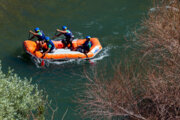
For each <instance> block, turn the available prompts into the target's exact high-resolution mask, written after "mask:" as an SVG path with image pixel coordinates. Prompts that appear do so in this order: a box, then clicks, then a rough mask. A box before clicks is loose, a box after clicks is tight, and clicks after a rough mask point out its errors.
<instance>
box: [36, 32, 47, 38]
mask: <svg viewBox="0 0 180 120" xmlns="http://www.w3.org/2000/svg"><path fill="white" fill-rule="evenodd" d="M39 32H40V33H41V34H42V36H40V35H38V36H37V38H38V40H44V39H45V37H46V36H45V34H44V32H43V31H39Z"/></svg>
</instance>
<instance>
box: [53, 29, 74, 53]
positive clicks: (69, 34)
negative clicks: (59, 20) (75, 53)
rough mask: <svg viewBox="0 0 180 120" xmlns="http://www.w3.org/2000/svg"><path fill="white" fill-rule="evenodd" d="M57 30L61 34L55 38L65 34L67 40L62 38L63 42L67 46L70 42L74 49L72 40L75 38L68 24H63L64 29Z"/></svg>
mask: <svg viewBox="0 0 180 120" xmlns="http://www.w3.org/2000/svg"><path fill="white" fill-rule="evenodd" d="M56 31H57V32H59V34H58V35H55V36H54V37H53V39H55V38H56V37H59V36H61V35H62V34H63V35H64V36H65V40H62V43H63V44H64V46H65V47H68V45H69V44H70V47H69V48H70V49H71V50H72V47H73V45H72V41H73V39H74V35H73V34H72V32H71V31H70V30H69V29H68V28H67V27H66V26H62V30H60V29H57V30H56Z"/></svg>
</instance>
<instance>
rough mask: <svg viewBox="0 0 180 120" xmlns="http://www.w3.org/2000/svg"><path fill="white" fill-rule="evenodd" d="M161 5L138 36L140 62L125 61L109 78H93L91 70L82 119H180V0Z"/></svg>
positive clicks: (151, 14)
mask: <svg viewBox="0 0 180 120" xmlns="http://www.w3.org/2000/svg"><path fill="white" fill-rule="evenodd" d="M155 3H156V4H155V5H156V6H155V11H151V12H149V13H148V16H149V17H148V18H147V19H145V20H144V22H143V24H142V26H143V29H141V31H140V33H138V34H136V37H137V39H138V40H139V41H140V42H141V43H140V44H139V46H140V48H141V49H140V51H139V52H137V54H136V55H135V56H138V58H139V63H136V62H132V61H131V62H132V63H131V65H126V66H125V67H124V65H122V64H119V66H118V67H117V68H116V73H115V75H114V77H112V78H111V79H109V80H105V79H104V78H102V77H98V75H97V73H96V72H94V73H95V75H94V76H93V77H92V78H91V77H89V75H87V74H86V77H87V78H88V80H89V82H88V83H87V84H86V88H87V89H86V90H85V91H84V92H83V94H81V95H82V96H81V97H79V98H78V102H79V103H80V106H79V111H80V113H81V115H82V117H86V118H92V119H119V118H124V119H125V118H126V119H136V120H141V119H142V120H145V119H148V120H178V119H180V84H179V83H180V49H179V47H180V3H179V1H178V0H164V1H161V2H159V1H158V2H157V1H156V2H155ZM138 58H136V60H135V61H137V59H138ZM147 66H150V67H148V69H146V67H147ZM145 69H146V70H145Z"/></svg>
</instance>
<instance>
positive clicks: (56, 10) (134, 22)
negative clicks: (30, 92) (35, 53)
mask: <svg viewBox="0 0 180 120" xmlns="http://www.w3.org/2000/svg"><path fill="white" fill-rule="evenodd" d="M150 6H151V2H150V0H36V1H33V0H31V1H30V0H26V1H25V0H1V1H0V26H1V27H0V41H1V44H0V47H1V51H0V59H1V60H2V65H3V70H4V71H7V67H11V68H13V69H14V70H15V72H16V73H18V74H19V75H20V76H21V77H28V78H31V77H32V79H33V83H37V84H38V85H39V87H40V88H41V89H44V90H46V91H47V94H48V95H49V98H50V99H52V100H53V102H54V103H57V106H58V107H59V109H58V112H56V115H55V118H56V120H59V119H61V118H62V115H63V113H64V112H65V111H66V109H67V108H68V112H67V115H66V117H65V120H79V119H81V118H80V117H79V115H78V114H77V113H76V112H75V111H74V108H75V107H76V104H75V103H73V102H72V101H73V100H74V97H75V96H76V95H77V94H78V93H79V92H80V91H81V90H80V88H81V87H83V86H82V84H83V83H84V82H86V79H85V78H83V77H82V75H83V71H84V70H86V71H90V70H91V69H92V68H96V69H97V71H101V70H105V71H109V72H108V76H109V77H111V76H113V72H112V70H113V66H115V65H116V63H118V62H119V61H121V60H122V59H123V58H124V57H125V56H131V54H130V53H129V52H128V50H125V48H124V47H123V45H124V44H126V41H125V40H124V37H127V36H128V35H129V34H130V33H131V31H132V30H133V29H134V28H135V27H137V26H138V24H139V23H140V22H141V20H142V18H143V17H144V16H145V14H146V13H147V11H148V9H149V8H150ZM62 25H66V26H68V27H69V28H70V29H71V31H72V32H73V33H74V35H75V37H76V38H84V37H85V36H86V35H91V36H92V37H98V38H99V40H100V42H101V44H102V46H103V48H104V49H103V50H102V52H101V53H100V54H99V55H97V57H96V58H97V59H98V60H97V61H95V62H96V64H95V65H94V66H92V65H91V64H89V63H88V62H87V61H86V62H85V61H72V62H68V63H64V64H60V63H58V64H59V65H56V64H52V65H50V66H49V67H48V68H46V69H39V68H37V67H36V66H35V65H34V64H33V63H32V62H31V59H29V58H28V57H27V56H26V55H25V54H24V51H23V47H22V43H23V41H24V40H26V39H27V37H28V31H29V30H30V29H32V30H33V29H34V28H35V27H40V28H41V29H42V30H43V31H44V32H45V34H46V35H49V36H53V35H54V33H55V30H56V28H58V27H60V26H62Z"/></svg>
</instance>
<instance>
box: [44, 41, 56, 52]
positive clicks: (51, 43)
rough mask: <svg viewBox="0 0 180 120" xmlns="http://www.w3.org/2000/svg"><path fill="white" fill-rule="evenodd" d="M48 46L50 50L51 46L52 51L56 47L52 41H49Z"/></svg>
mask: <svg viewBox="0 0 180 120" xmlns="http://www.w3.org/2000/svg"><path fill="white" fill-rule="evenodd" d="M46 44H47V47H48V48H49V45H51V49H50V50H53V49H54V48H55V45H54V43H53V42H52V40H49V41H47V42H46Z"/></svg>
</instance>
